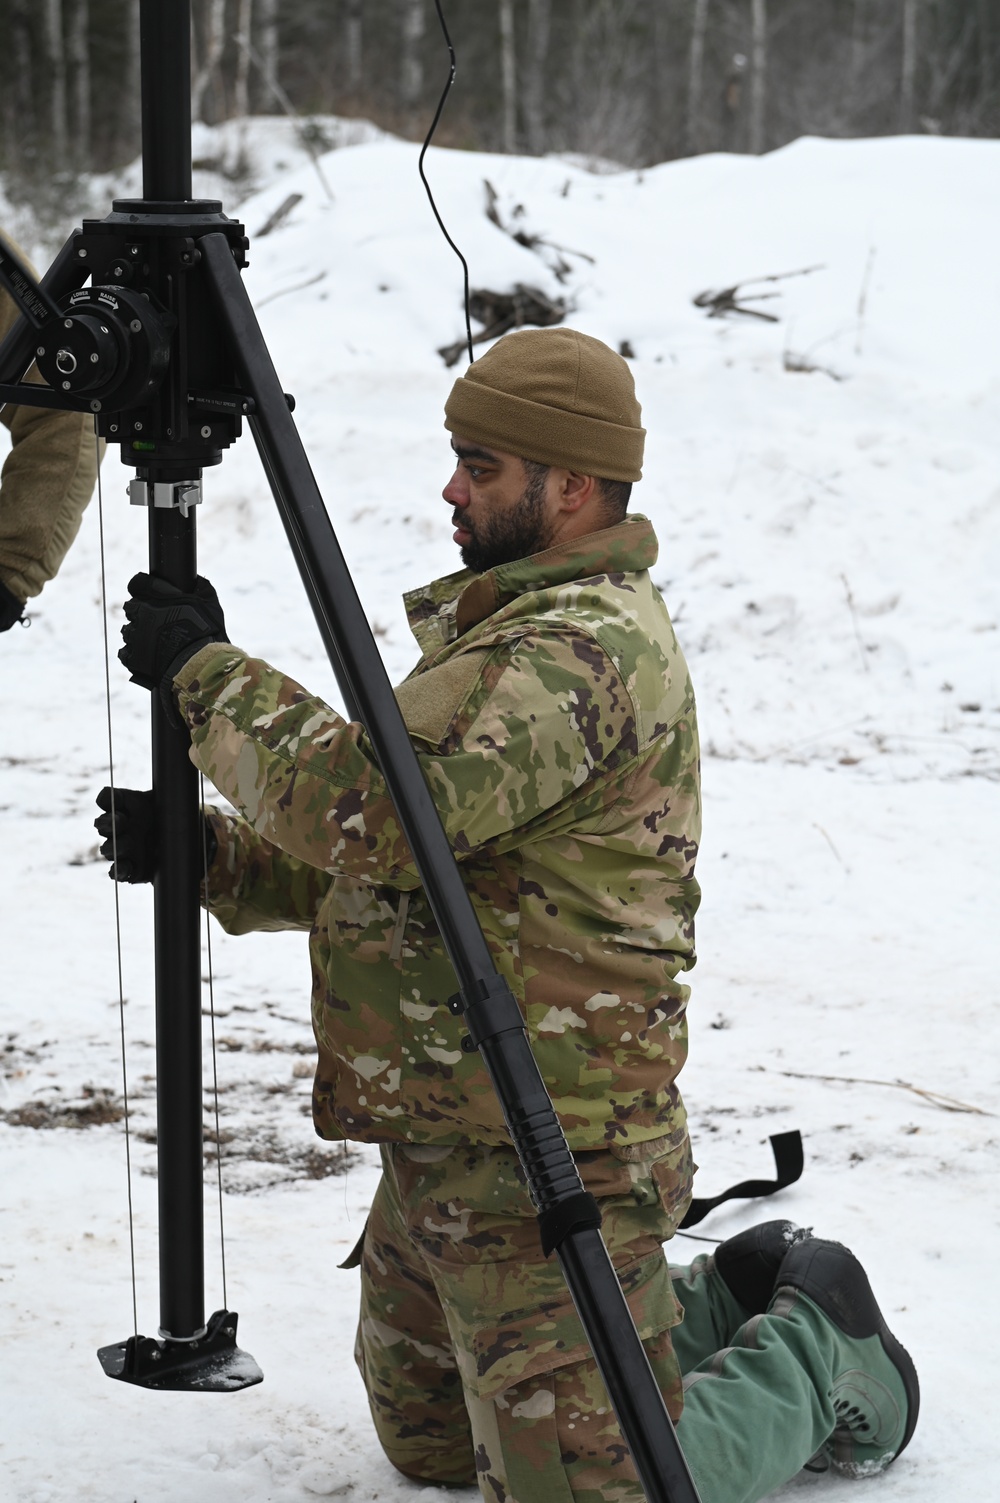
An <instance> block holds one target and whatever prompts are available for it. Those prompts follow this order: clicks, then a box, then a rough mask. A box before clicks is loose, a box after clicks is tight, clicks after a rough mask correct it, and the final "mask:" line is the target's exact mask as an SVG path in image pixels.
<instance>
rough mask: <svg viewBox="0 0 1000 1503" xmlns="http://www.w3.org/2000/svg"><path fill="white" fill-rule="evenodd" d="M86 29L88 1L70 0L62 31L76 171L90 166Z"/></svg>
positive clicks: (88, 15) (88, 21) (88, 53)
mask: <svg viewBox="0 0 1000 1503" xmlns="http://www.w3.org/2000/svg"><path fill="white" fill-rule="evenodd" d="M89 29H90V0H74V4H73V5H72V6H71V7H70V12H69V25H68V27H67V31H66V56H67V60H68V62H69V65H70V106H71V113H72V125H73V165H74V167H76V169H77V171H79V172H82V171H84V170H85V169H86V168H87V167H89V166H90V48H89V46H88V36H89Z"/></svg>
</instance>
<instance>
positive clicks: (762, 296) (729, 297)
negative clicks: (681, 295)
mask: <svg viewBox="0 0 1000 1503" xmlns="http://www.w3.org/2000/svg"><path fill="white" fill-rule="evenodd" d="M825 270H826V268H825V266H801V267H799V269H798V270H797V271H776V272H773V273H772V274H771V275H770V276H767V277H748V278H747V280H746V281H745V282H736V283H734V284H733V286H732V287H724V288H722V290H721V291H720V292H713V291H712V289H711V288H708V289H707V290H706V291H705V292H699V293H698V296H697V297H694V298H692V299H691V301H692V302H693V303H694V306H695V307H696V308H707V309H708V316H709V318H725V316H726V314H727V313H743V314H745V315H746V316H747V318H761V319H763V320H764V321H765V323H769V324H776V323H778V322H779V319H778V316H777V314H775V313H762V312H761V311H760V309H759V308H748V307H747V303H762V302H767V301H769V300H770V299H771V298H775V297H777V296H778V294H777V293H776V292H751V293H743V292H742V291H741V289H742V288H744V287H756V286H757V285H758V284H759V283H761V282H764V283H770V282H786V281H787V280H788V278H789V277H807V276H810V275H811V274H812V272H814V271H825Z"/></svg>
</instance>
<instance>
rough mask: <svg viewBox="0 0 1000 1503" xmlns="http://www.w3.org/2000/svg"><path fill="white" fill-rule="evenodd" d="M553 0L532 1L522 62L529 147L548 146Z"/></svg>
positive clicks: (538, 151) (538, 149) (532, 149)
mask: <svg viewBox="0 0 1000 1503" xmlns="http://www.w3.org/2000/svg"><path fill="white" fill-rule="evenodd" d="M551 20H552V0H528V43H527V46H526V48H525V55H524V61H523V63H522V65H521V103H522V109H523V112H524V127H525V135H526V137H527V145H528V150H529V151H530V152H533V153H534V154H535V155H536V156H541V154H542V153H543V152H544V150H545V147H546V123H547V122H546V76H545V70H546V66H547V64H548V57H549V31H550V27H551Z"/></svg>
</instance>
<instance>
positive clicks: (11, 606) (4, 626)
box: [0, 579, 24, 631]
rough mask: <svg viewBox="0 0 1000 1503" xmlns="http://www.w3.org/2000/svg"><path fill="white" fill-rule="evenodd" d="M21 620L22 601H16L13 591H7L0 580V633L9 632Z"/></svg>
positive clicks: (22, 613) (22, 617)
mask: <svg viewBox="0 0 1000 1503" xmlns="http://www.w3.org/2000/svg"><path fill="white" fill-rule="evenodd" d="M23 619H24V601H23V600H18V598H17V596H16V595H15V594H14V592H13V590H8V588H7V586H6V585H5V584H4V582H3V580H2V579H0V631H9V630H10V628H11V627H12V626H13V625H14V624H15V623H16V622H18V621H22V620H23Z"/></svg>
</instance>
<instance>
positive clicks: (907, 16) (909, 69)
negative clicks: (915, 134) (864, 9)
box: [899, 0, 918, 135]
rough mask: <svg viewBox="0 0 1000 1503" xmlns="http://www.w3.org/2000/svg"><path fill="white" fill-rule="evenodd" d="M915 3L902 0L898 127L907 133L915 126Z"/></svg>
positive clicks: (916, 1) (914, 1)
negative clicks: (901, 56)
mask: <svg viewBox="0 0 1000 1503" xmlns="http://www.w3.org/2000/svg"><path fill="white" fill-rule="evenodd" d="M917 5H918V0H903V58H902V67H901V69H900V78H899V129H900V131H901V132H902V134H903V135H909V134H910V133H911V132H912V131H913V130H914V129H915V127H916V94H917Z"/></svg>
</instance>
